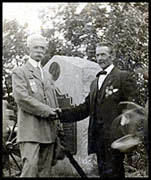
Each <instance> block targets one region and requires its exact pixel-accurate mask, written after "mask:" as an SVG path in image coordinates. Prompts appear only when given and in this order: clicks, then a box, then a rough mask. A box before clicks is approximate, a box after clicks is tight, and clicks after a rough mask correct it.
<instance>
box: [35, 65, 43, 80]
mask: <svg viewBox="0 0 151 180" xmlns="http://www.w3.org/2000/svg"><path fill="white" fill-rule="evenodd" d="M37 68H38V69H39V70H40V73H41V79H42V81H43V79H44V77H43V71H42V68H41V67H40V64H39V63H38V65H37Z"/></svg>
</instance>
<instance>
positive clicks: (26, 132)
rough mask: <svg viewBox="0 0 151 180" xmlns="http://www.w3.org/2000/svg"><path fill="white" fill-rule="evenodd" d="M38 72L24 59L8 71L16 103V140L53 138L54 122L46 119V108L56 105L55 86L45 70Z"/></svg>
mask: <svg viewBox="0 0 151 180" xmlns="http://www.w3.org/2000/svg"><path fill="white" fill-rule="evenodd" d="M43 74H44V82H42V79H41V74H40V71H39V70H38V69H37V68H35V67H33V66H32V65H31V64H30V63H29V62H27V63H26V64H25V65H23V66H22V67H18V68H16V69H15V70H14V71H13V73H12V85H13V95H14V98H15V101H16V103H17V105H18V131H17V142H29V141H30V142H39V143H52V142H54V141H55V138H56V128H57V123H56V121H53V120H50V119H49V120H48V119H46V118H43V117H46V116H48V115H49V107H51V108H55V107H58V102H57V98H56V94H55V87H54V84H53V81H52V79H51V76H50V75H49V73H47V72H45V71H44V73H43Z"/></svg>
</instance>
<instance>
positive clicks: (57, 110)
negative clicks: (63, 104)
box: [49, 108, 62, 120]
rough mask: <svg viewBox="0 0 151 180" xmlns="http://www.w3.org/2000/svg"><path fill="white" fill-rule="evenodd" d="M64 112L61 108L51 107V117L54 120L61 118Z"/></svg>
mask: <svg viewBox="0 0 151 180" xmlns="http://www.w3.org/2000/svg"><path fill="white" fill-rule="evenodd" d="M61 112H62V110H61V109H60V108H51V112H50V115H49V117H50V118H51V119H53V120H56V119H59V115H60V113H61Z"/></svg>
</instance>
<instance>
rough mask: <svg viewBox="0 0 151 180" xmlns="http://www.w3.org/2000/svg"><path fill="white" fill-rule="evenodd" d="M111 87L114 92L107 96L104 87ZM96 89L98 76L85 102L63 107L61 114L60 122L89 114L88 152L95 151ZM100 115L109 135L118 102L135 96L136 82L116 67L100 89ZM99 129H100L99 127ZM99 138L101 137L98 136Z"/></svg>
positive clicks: (118, 112)
mask: <svg viewBox="0 0 151 180" xmlns="http://www.w3.org/2000/svg"><path fill="white" fill-rule="evenodd" d="M111 86H112V87H113V89H114V90H115V91H116V92H113V93H112V94H111V95H109V96H107V95H108V94H107V93H106V89H107V88H108V87H109V88H110V87H111ZM97 91H98V78H96V79H95V80H94V81H93V82H92V83H91V87H90V93H89V95H88V96H87V97H86V98H85V102H84V103H83V104H80V105H79V106H76V107H74V108H71V109H69V108H68V109H63V110H62V115H61V121H62V122H75V121H80V120H82V119H84V118H86V117H87V116H90V120H89V127H88V154H91V153H96V151H97V149H96V141H97V140H99V138H98V137H97V138H96V130H97V124H96V123H97V121H96V114H95V113H96V112H95V110H96V106H95V105H96V95H97ZM100 91H101V92H100V102H101V103H100V113H99V115H100V117H99V119H102V120H103V121H104V127H103V128H104V129H105V133H106V134H105V135H108V136H109V133H110V128H111V123H112V121H113V119H114V118H115V117H117V116H118V115H119V114H120V111H119V109H118V104H119V102H121V101H126V100H132V99H134V97H136V96H137V91H136V83H135V81H134V79H133V78H132V76H131V75H130V74H129V73H128V72H126V71H121V70H119V69H117V68H116V67H115V68H114V69H113V70H112V71H111V72H110V74H108V76H107V77H106V79H105V81H104V82H103V84H102V87H101V89H100ZM100 130H101V129H100ZM100 138H101V137H100Z"/></svg>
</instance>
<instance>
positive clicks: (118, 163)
mask: <svg viewBox="0 0 151 180" xmlns="http://www.w3.org/2000/svg"><path fill="white" fill-rule="evenodd" d="M96 143H97V147H98V149H97V153H96V156H97V164H98V171H99V176H100V178H108V177H111V178H124V177H125V171H124V164H123V161H124V156H125V155H124V153H121V152H120V151H117V150H113V149H112V148H111V147H110V144H108V143H107V141H105V142H96Z"/></svg>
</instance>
